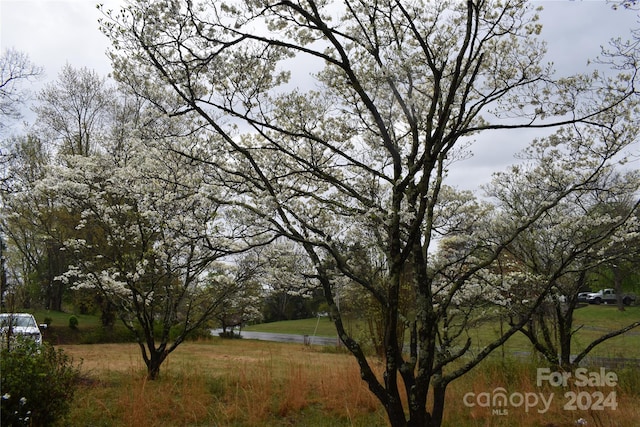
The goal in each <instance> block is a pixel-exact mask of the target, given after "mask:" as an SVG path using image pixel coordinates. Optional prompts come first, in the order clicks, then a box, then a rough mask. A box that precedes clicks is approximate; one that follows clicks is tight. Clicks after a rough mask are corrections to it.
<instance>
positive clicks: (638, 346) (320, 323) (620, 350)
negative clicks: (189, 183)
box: [25, 305, 640, 358]
mask: <svg viewBox="0 0 640 427" xmlns="http://www.w3.org/2000/svg"><path fill="white" fill-rule="evenodd" d="M25 311H30V310H25ZM31 312H33V313H34V315H35V317H36V320H37V321H38V323H43V322H44V321H45V318H49V319H51V326H52V327H53V328H55V329H57V330H60V329H63V328H65V329H66V328H68V325H69V317H71V314H70V313H61V312H56V311H48V310H36V311H31ZM75 316H76V317H77V319H78V330H79V331H80V332H82V331H87V330H92V329H98V328H99V327H100V319H99V317H97V316H91V315H75ZM634 321H640V306H632V307H627V308H626V310H625V311H623V312H621V311H618V310H617V309H616V307H614V306H608V305H599V306H595V305H588V306H585V307H582V308H579V309H578V310H576V312H575V316H574V329H578V332H577V333H576V335H575V337H574V343H573V346H574V348H573V351H572V353H574V354H575V353H577V352H578V351H580V350H582V349H583V348H584V347H585V346H587V345H588V344H589V343H591V341H593V340H594V339H596V338H598V337H599V336H601V335H603V334H605V333H606V332H608V331H611V330H614V329H617V328H621V327H623V326H625V325H627V324H630V323H632V322H634ZM119 326H120V324H119V322H118V324H117V327H119ZM345 326H346V328H347V330H348V331H350V332H353V333H355V334H356V335H358V333H357V330H358V328H360V329H361V328H362V322H358V321H349V320H347V321H345ZM502 326H503V328H506V327H507V325H506V324H503V325H502ZM243 330H245V331H252V332H272V333H282V334H297V335H309V336H322V337H334V336H336V331H335V327H334V325H333V323H332V322H331V320H330V319H329V318H328V317H320V318H313V319H302V320H290V321H282V322H271V323H262V324H258V325H251V326H247V327H245V328H244V329H243ZM499 333H500V324H499V322H497V321H496V322H494V323H490V324H483V325H481V326H479V327H478V328H476V329H473V330H471V331H470V337H471V339H472V342H473V345H472V350H474V349H477V350H479V349H480V348H481V346H482V345H483V344H486V343H488V342H489V341H490V340H493V339H495V338H496V337H497V336H498V334H499ZM45 337H46V334H45ZM504 351H505V354H509V353H518V352H531V351H532V346H531V344H530V343H529V341H528V340H527V339H526V338H525V337H524V335H522V334H520V333H516V334H515V335H514V336H513V337H511V338H510V339H509V340H508V341H507V343H506V344H505V345H504ZM500 352H501V350H497V352H496V353H495V354H499V353H500ZM591 355H592V356H599V357H623V358H640V327H639V328H637V329H634V330H632V331H629V332H627V333H626V334H624V335H621V336H619V337H616V338H612V339H610V340H607V341H606V342H605V343H603V344H601V345H600V346H598V347H596V348H595V349H594V350H593V351H592V352H591Z"/></svg>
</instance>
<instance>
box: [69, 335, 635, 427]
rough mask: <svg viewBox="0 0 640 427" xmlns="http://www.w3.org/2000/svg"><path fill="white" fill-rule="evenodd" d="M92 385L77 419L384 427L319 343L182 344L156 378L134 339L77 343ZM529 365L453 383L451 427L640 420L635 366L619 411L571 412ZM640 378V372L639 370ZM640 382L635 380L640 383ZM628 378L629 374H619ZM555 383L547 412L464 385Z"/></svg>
mask: <svg viewBox="0 0 640 427" xmlns="http://www.w3.org/2000/svg"><path fill="white" fill-rule="evenodd" d="M63 348H64V350H65V351H66V352H67V353H68V354H70V355H72V356H73V357H74V358H76V359H83V365H82V370H83V372H84V375H85V377H86V379H87V381H86V384H85V385H83V386H82V388H81V389H80V390H79V392H78V393H77V398H76V401H75V402H74V405H73V406H74V409H73V413H72V414H71V417H70V419H69V420H68V424H67V425H71V426H86V425H94V426H138V427H142V426H145V427H146V426H162V427H164V426H167V427H169V426H247V427H249V426H332V427H333V426H363V427H364V426H386V425H388V423H387V422H386V420H385V414H384V411H383V410H382V408H381V407H380V404H379V403H378V401H377V400H376V399H375V398H374V397H373V395H372V394H371V392H370V391H369V390H368V388H367V387H366V385H365V384H364V382H363V381H362V380H361V378H360V373H359V371H358V367H357V364H356V363H355V360H354V359H353V357H351V356H350V355H347V354H340V353H328V352H323V351H322V349H321V348H319V347H304V346H302V345H295V344H278V343H265V342H257V341H248V340H232V341H221V340H214V341H207V342H200V343H185V344H183V345H181V346H180V347H179V349H178V350H177V351H176V352H175V353H174V354H172V355H170V356H169V358H168V360H167V361H166V362H165V364H164V365H163V367H162V370H161V378H160V379H159V380H158V381H147V380H146V379H145V370H144V365H143V363H142V360H141V357H140V354H139V350H138V348H137V346H135V345H123V344H105V345H73V346H65V347H63ZM535 372H536V371H535V367H534V366H533V365H531V364H526V363H517V362H508V363H507V364H502V363H499V362H491V363H486V364H484V365H481V366H480V367H479V368H478V369H476V370H474V371H472V372H471V373H469V374H468V375H467V376H465V377H463V378H462V379H459V380H457V381H454V382H453V383H452V384H451V385H450V386H449V388H448V395H447V408H446V411H445V425H446V426H515V425H518V426H547V425H553V426H557V427H560V426H567V427H568V426H574V425H575V421H576V420H577V419H578V418H585V419H586V420H587V421H588V423H589V424H588V426H589V427H592V426H599V427H605V426H617V427H627V426H628V427H632V426H633V427H637V426H638V425H640V409H639V408H638V406H637V401H638V394H639V392H638V387H637V385H638V382H640V380H638V379H637V378H636V379H633V377H634V375H635V374H631V373H632V372H635V371H629V372H630V374H629V375H627V374H624V375H622V374H621V376H625V377H629V378H630V379H632V380H633V381H631V383H629V384H625V385H621V386H620V387H618V388H617V390H618V404H619V407H618V409H617V410H616V411H609V410H607V411H604V412H602V411H600V412H598V411H582V412H580V411H578V412H573V411H565V410H564V409H563V406H562V403H563V402H564V401H565V400H564V397H563V396H562V393H563V391H562V390H546V389H543V390H540V389H539V388H538V387H537V386H536V384H535ZM637 377H638V378H640V375H637ZM634 381H635V382H634ZM621 384H622V382H621ZM496 387H504V388H505V389H507V390H508V391H509V392H513V391H518V392H522V393H524V392H545V393H549V392H552V391H553V392H555V394H556V396H555V399H554V403H553V405H552V407H551V409H550V410H549V412H547V413H545V414H540V413H537V412H536V411H535V410H534V411H529V412H525V411H524V409H522V408H515V409H510V410H509V413H508V415H506V416H498V415H494V414H492V413H491V408H482V407H478V406H476V407H473V408H469V407H467V406H465V405H464V404H463V397H464V395H465V393H467V392H469V391H473V392H476V393H481V392H486V391H492V390H494V389H495V388H496Z"/></svg>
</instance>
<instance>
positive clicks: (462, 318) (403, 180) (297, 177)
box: [102, 0, 638, 426]
mask: <svg viewBox="0 0 640 427" xmlns="http://www.w3.org/2000/svg"><path fill="white" fill-rule="evenodd" d="M102 29H103V31H104V32H105V33H106V34H107V35H108V36H109V37H110V38H111V40H112V43H113V50H112V52H111V58H112V62H113V66H114V70H115V74H114V75H115V77H116V78H117V79H118V80H119V81H120V82H122V83H123V84H126V85H128V86H129V87H130V88H131V90H133V91H135V92H136V93H137V94H138V95H140V96H142V97H143V98H145V99H148V100H149V101H150V102H151V103H153V104H154V105H155V106H156V107H157V108H158V109H160V111H162V112H163V113H165V114H167V115H169V116H174V117H183V116H184V117H186V116H190V117H194V120H197V121H198V122H199V123H201V124H202V126H204V127H205V128H206V129H208V130H209V131H210V132H212V133H215V134H216V135H217V136H218V137H217V138H215V140H213V141H211V143H210V144H209V147H210V148H212V149H214V150H215V151H216V153H224V155H222V156H217V157H216V158H215V161H213V162H212V161H211V160H210V159H208V158H207V157H206V156H205V157H198V156H193V155H192V154H191V153H190V152H188V151H185V152H184V154H185V155H186V156H188V157H190V158H194V159H197V160H200V161H202V162H205V163H207V164H210V165H212V167H213V169H214V170H215V171H216V172H215V175H214V176H215V179H217V180H218V182H220V183H222V184H223V185H225V186H226V187H227V188H229V189H230V190H231V191H230V192H228V193H226V194H225V195H226V197H225V200H224V203H225V204H227V205H231V206H234V207H238V208H240V210H239V211H238V212H241V213H239V215H241V218H242V222H243V223H251V224H255V225H256V226H260V227H262V228H263V229H264V230H267V231H268V232H270V233H273V234H274V235H277V236H285V237H287V238H289V239H291V240H292V241H294V242H296V243H297V244H299V245H300V246H301V247H303V248H304V250H305V252H306V253H307V256H308V257H309V260H310V261H311V263H312V265H313V266H314V269H315V272H314V275H315V277H314V278H315V279H316V280H317V281H318V282H319V283H320V284H321V286H322V289H323V292H324V296H325V298H326V300H327V303H328V305H329V309H330V312H331V315H332V318H333V319H334V323H335V326H336V328H337V331H338V334H339V336H340V338H341V340H342V341H343V342H344V343H345V345H346V347H347V348H348V349H349V350H350V351H351V352H352V353H353V355H354V356H355V357H356V359H357V361H358V363H359V365H360V369H361V373H362V377H363V379H364V380H365V381H366V382H367V383H368V385H369V388H370V389H371V391H372V392H373V393H374V394H375V395H376V396H377V398H378V399H379V400H380V402H381V403H382V405H383V406H384V407H385V409H386V411H387V414H388V417H389V420H390V422H391V424H392V425H393V426H404V425H415V426H423V425H431V426H438V425H440V424H441V422H442V414H443V412H442V411H443V407H444V401H445V392H446V387H447V385H448V384H449V383H450V382H451V381H453V380H454V379H455V378H458V377H459V376H461V375H463V374H464V373H466V372H467V371H468V370H470V369H471V368H473V367H474V366H475V365H477V364H478V363H479V362H480V361H481V360H483V359H484V358H485V357H486V356H487V355H488V354H490V353H491V351H493V350H494V349H495V348H497V347H498V346H500V345H501V344H502V343H504V341H505V340H506V339H508V337H509V336H511V335H513V334H514V333H516V332H517V331H518V330H519V329H520V328H522V326H523V325H524V324H525V323H526V321H527V319H528V318H529V317H530V316H531V314H532V313H533V312H534V311H535V310H536V308H537V307H538V306H539V305H540V304H541V303H542V302H543V300H544V299H545V296H546V295H547V294H548V292H549V291H550V289H551V287H552V286H553V283H554V282H555V277H554V276H553V274H550V275H546V276H545V277H544V280H542V281H541V283H542V285H541V286H540V287H539V288H538V291H537V292H536V293H535V294H534V295H532V296H531V298H530V303H529V304H528V305H527V306H526V308H525V311H524V312H523V313H522V315H523V317H522V320H521V321H518V322H515V323H514V324H513V325H511V327H510V328H509V329H508V330H506V331H504V334H502V335H501V336H500V337H499V338H498V339H496V340H495V341H493V342H490V343H488V344H483V345H482V348H481V349H480V350H479V351H476V352H473V353H471V352H469V349H470V347H471V345H472V339H471V338H470V336H469V335H468V334H466V331H467V330H468V329H469V328H470V327H471V326H472V325H473V324H475V323H474V321H476V320H478V319H479V318H482V316H483V313H484V312H483V311H482V310H485V309H486V307H483V306H480V305H479V304H478V305H476V304H474V305H472V306H465V304H464V302H465V301H467V302H468V301H470V300H472V299H471V298H464V296H465V295H467V293H468V292H471V293H472V294H474V293H475V294H482V293H485V292H492V293H497V294H502V293H503V292H505V291H508V289H509V286H511V284H510V283H509V282H508V281H504V280H501V279H499V278H496V276H495V274H493V273H495V271H496V266H497V265H498V263H499V262H500V260H501V256H502V254H503V253H504V251H505V249H506V248H507V247H508V246H509V245H510V244H511V243H512V242H514V241H515V239H516V238H518V236H520V235H521V234H522V233H523V232H525V231H527V230H532V229H535V227H537V226H539V224H540V221H541V219H542V218H544V217H545V215H547V214H549V213H550V211H551V210H553V209H554V208H555V207H556V206H558V205H559V204H560V203H561V202H562V201H563V200H565V199H567V198H571V197H572V196H573V195H574V194H575V193H577V192H580V191H582V190H583V189H584V188H586V187H589V186H590V185H592V184H594V183H596V182H597V181H598V179H599V177H600V176H601V174H602V173H604V171H605V170H606V169H607V168H608V167H609V165H611V164H614V163H616V162H618V161H619V160H620V158H621V156H624V152H625V150H626V149H627V147H629V145H630V144H632V143H633V142H635V141H636V125H637V117H638V116H637V97H636V91H635V84H636V72H637V69H636V68H635V66H634V65H633V64H634V63H633V62H632V61H627V60H626V59H627V58H628V56H623V55H622V54H623V53H625V52H623V49H622V48H621V47H620V46H618V47H620V49H619V51H616V50H615V49H616V46H614V48H613V51H611V52H609V54H610V56H608V57H607V58H608V60H610V61H612V62H616V61H618V62H616V64H617V65H618V67H619V68H624V70H622V72H620V73H617V74H616V73H604V72H602V71H601V70H594V71H593V72H592V73H582V74H574V75H570V76H558V75H556V73H555V72H554V69H553V67H552V65H551V64H547V63H545V53H546V44H545V43H544V42H543V41H542V40H541V39H540V37H539V35H540V33H541V26H540V24H539V22H538V17H537V15H536V10H535V9H534V8H533V7H532V5H531V4H529V3H527V2H525V1H519V0H512V1H504V2H492V1H482V0H479V1H471V0H470V1H466V2H460V1H439V2H426V1H419V2H413V3H410V4H407V3H404V2H399V1H383V2H364V1H351V0H348V1H345V2H342V3H340V4H337V3H334V2H325V1H313V0H312V1H307V2H295V1H279V2H269V1H254V0H246V1H235V2H213V1H206V0H203V1H189V2H179V1H173V0H166V1H158V2H147V1H142V0H140V1H132V2H131V3H130V4H129V5H127V6H126V7H125V8H123V9H122V10H121V11H114V12H108V11H107V12H105V18H104V19H103V20H102ZM625 54H626V53H625ZM300 64H304V67H303V66H301V65H300ZM307 67H309V68H311V69H312V70H313V71H312V72H311V73H309V74H307V75H300V73H299V72H298V71H299V69H301V68H304V69H308V68H307ZM303 78H304V80H302V79H303ZM498 129H500V130H504V131H513V137H514V138H518V137H519V136H518V135H521V133H519V131H521V130H523V129H541V130H545V129H546V130H547V134H548V135H549V134H550V136H547V137H545V138H542V139H540V140H539V141H538V144H537V145H536V147H535V150H538V154H539V157H541V158H542V159H543V160H544V161H545V162H550V163H553V162H561V163H562V164H565V165H570V167H568V168H567V169H564V170H563V169H556V168H554V169H553V171H554V172H555V171H557V172H558V174H557V175H556V174H550V175H549V176H547V177H544V176H543V177H542V181H541V182H540V183H539V185H540V186H542V187H543V189H544V191H543V192H541V193H539V194H535V195H534V194H531V195H527V197H530V196H531V197H533V198H532V199H531V200H530V203H528V208H527V210H526V211H525V212H519V213H518V215H513V216H503V217H501V218H499V219H500V220H501V221H502V222H503V227H502V233H501V234H500V235H499V236H490V235H487V233H486V229H485V228H484V227H482V226H481V225H480V224H479V225H477V226H474V224H468V225H465V227H467V228H468V229H469V230H472V231H471V232H470V233H469V234H468V235H467V236H465V242H464V244H462V245H459V246H457V249H456V250H455V251H453V252H452V253H451V257H449V258H442V259H440V262H436V259H435V258H434V256H433V251H434V250H435V249H436V245H437V242H438V240H439V239H441V238H442V237H446V236H452V235H454V234H455V235H459V234H460V233H459V227H458V226H459V225H460V224H458V223H457V221H456V217H455V214H456V212H455V209H453V210H449V209H447V206H451V200H450V199H449V197H448V196H447V190H446V188H447V187H446V186H445V184H446V179H447V172H448V169H449V168H451V167H454V164H455V163H454V162H455V161H456V160H459V159H460V157H461V156H463V155H464V150H465V149H466V148H467V146H468V144H471V143H472V142H473V138H478V137H479V136H480V135H483V134H485V133H486V132H487V131H489V130H498ZM550 163H548V164H550ZM541 167H542V168H544V167H545V164H544V163H543V164H542V165H541ZM538 177H539V176H538ZM456 199H457V198H454V200H456ZM460 205H464V204H460ZM497 219H498V218H496V220H497ZM492 220H493V218H492V217H491V216H487V215H480V214H479V215H478V221H480V222H481V221H492ZM364 236H366V238H365V239H363V237H364ZM356 249H357V251H356ZM356 254H357V256H355V255H356ZM365 264H367V265H369V266H371V265H378V266H380V267H381V268H380V270H375V271H376V274H372V269H371V268H363V265H365ZM343 280H346V281H348V282H349V283H351V284H353V285H355V286H357V287H359V289H360V290H361V292H363V293H366V294H367V295H369V296H370V297H371V300H372V301H373V302H374V304H376V305H377V306H379V307H380V309H381V312H380V317H381V319H383V331H384V332H383V337H384V338H383V355H384V373H383V375H382V376H378V375H376V373H375V370H374V369H373V366H372V362H371V360H370V359H369V358H368V357H367V355H366V353H365V351H364V350H363V347H362V345H361V343H360V342H359V341H358V340H357V339H356V338H354V337H353V336H351V335H350V334H349V333H348V332H347V330H346V329H345V327H344V324H343V321H342V317H341V312H340V309H339V307H338V304H337V301H336V290H337V289H338V288H339V286H338V283H340V282H341V281H343ZM539 282H540V281H539ZM403 289H405V290H406V289H408V292H409V294H410V295H411V298H409V299H406V298H401V294H402V292H404V291H403ZM407 301H409V303H410V305H409V306H407V305H406V304H408V302H407ZM454 319H455V320H454ZM403 331H406V332H407V335H408V336H409V340H408V342H409V345H408V351H407V352H405V351H404V349H405V342H404V340H403V339H402V338H401V337H403V336H404V335H403ZM454 361H458V362H461V363H459V364H457V366H456V367H455V368H454V367H452V362H454ZM400 379H401V380H402V381H400ZM430 389H432V390H433V400H432V401H431V402H432V403H431V405H432V406H431V408H430V409H427V394H428V392H429V390H430ZM401 394H404V395H405V396H406V399H405V400H404V401H405V402H407V404H406V407H405V405H404V404H403V403H402V402H403V399H402V398H401Z"/></svg>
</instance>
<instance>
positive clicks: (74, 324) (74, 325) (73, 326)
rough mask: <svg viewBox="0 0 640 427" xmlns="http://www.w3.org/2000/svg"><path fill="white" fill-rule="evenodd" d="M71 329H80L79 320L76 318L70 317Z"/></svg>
mask: <svg viewBox="0 0 640 427" xmlns="http://www.w3.org/2000/svg"><path fill="white" fill-rule="evenodd" d="M69 327H70V328H71V329H78V318H77V317H76V316H71V317H69Z"/></svg>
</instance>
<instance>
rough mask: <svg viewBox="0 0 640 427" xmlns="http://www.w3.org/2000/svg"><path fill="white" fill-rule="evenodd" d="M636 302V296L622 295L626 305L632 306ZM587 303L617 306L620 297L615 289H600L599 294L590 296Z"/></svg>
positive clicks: (594, 293) (593, 293)
mask: <svg viewBox="0 0 640 427" xmlns="http://www.w3.org/2000/svg"><path fill="white" fill-rule="evenodd" d="M635 300H636V296H635V295H633V294H622V303H623V304H624V305H631V303H632V302H634V301H635ZM587 302H588V303H589V304H602V303H604V304H616V303H617V302H618V297H617V295H616V291H615V290H614V289H600V290H599V291H598V292H592V293H590V294H588V295H587Z"/></svg>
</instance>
